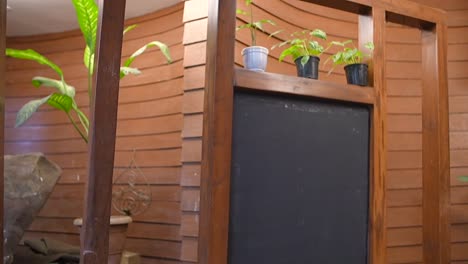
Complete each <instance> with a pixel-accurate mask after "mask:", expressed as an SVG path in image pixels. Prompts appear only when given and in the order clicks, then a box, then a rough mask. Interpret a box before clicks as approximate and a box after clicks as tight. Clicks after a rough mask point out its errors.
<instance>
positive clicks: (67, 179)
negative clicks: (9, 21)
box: [5, 4, 184, 263]
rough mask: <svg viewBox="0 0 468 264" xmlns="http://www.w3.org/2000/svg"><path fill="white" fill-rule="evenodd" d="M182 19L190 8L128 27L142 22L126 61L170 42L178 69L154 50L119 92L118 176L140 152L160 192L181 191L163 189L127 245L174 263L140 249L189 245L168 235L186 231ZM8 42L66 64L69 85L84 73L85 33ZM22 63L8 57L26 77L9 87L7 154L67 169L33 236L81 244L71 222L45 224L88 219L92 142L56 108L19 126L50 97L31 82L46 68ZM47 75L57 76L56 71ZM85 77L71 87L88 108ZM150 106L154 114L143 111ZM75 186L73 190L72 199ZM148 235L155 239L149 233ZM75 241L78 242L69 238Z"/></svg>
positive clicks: (128, 44)
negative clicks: (35, 155) (24, 112)
mask: <svg viewBox="0 0 468 264" xmlns="http://www.w3.org/2000/svg"><path fill="white" fill-rule="evenodd" d="M182 14H183V5H182V4H178V5H176V6H173V7H170V8H167V9H164V10H161V11H158V12H155V13H151V14H148V15H145V16H143V17H139V18H135V19H130V20H128V21H127V24H134V23H136V24H138V27H137V28H136V29H135V30H133V31H131V32H129V33H128V34H126V35H125V38H124V43H123V50H122V52H123V55H122V58H123V59H124V58H126V56H129V55H130V54H131V53H132V52H133V51H135V50H136V49H138V48H140V47H141V45H143V44H144V43H146V42H148V41H150V40H161V41H163V42H165V43H167V44H169V45H170V50H171V55H172V57H173V58H174V60H175V62H174V63H173V64H169V65H167V64H166V63H165V62H164V60H163V58H162V56H161V54H160V52H159V50H157V49H149V50H148V52H146V53H145V56H142V57H140V58H138V59H137V60H135V66H136V67H138V68H140V69H141V70H142V72H143V73H142V75H141V76H129V77H127V78H129V80H127V81H125V82H124V83H122V84H121V89H120V95H119V108H120V110H119V111H122V110H124V111H125V112H127V113H126V114H125V116H122V114H120V115H119V121H118V124H117V142H116V162H115V165H114V175H119V174H120V173H121V172H122V170H123V169H125V168H126V167H127V166H128V165H129V162H130V160H131V156H132V150H133V149H137V159H136V161H137V163H138V165H139V166H140V168H141V170H142V171H143V173H144V174H145V175H146V177H147V179H148V182H149V183H150V184H151V185H153V187H152V188H153V190H154V191H155V192H156V191H158V192H159V190H161V189H159V187H161V188H168V189H171V190H173V193H172V194H168V193H167V190H163V193H165V195H164V197H163V196H159V195H157V194H155V196H154V198H155V201H154V202H153V203H152V205H151V208H150V209H149V211H148V213H145V214H144V215H141V216H139V217H137V219H136V221H135V222H134V223H133V224H132V225H131V226H130V230H129V234H128V235H129V237H130V238H132V241H133V242H135V244H134V245H133V244H132V245H130V244H129V243H128V244H127V248H130V247H131V250H133V251H135V252H141V254H142V259H143V261H150V262H151V261H160V259H161V258H162V259H166V260H167V257H168V256H166V255H164V254H161V252H162V251H159V250H158V251H151V250H143V249H142V250H140V249H139V247H143V245H144V243H145V241H146V242H148V243H150V244H154V245H157V244H158V242H160V241H165V240H167V239H169V240H171V241H174V243H170V244H167V245H166V246H165V247H164V248H165V249H167V250H172V249H171V247H174V248H180V244H181V242H180V241H181V238H180V237H179V236H172V238H169V237H168V235H166V234H167V233H168V232H179V231H178V230H180V225H181V217H180V211H181V208H180V201H176V200H174V198H173V196H174V195H179V194H180V187H179V186H180V179H181V177H180V174H181V165H180V159H181V148H182V142H181V139H180V135H181V131H182V126H183V115H182V112H181V111H182V105H181V104H182V91H183V86H182V85H183V82H184V79H183V71H182V62H181V61H182V59H183V58H182V57H183V45H182V34H183V26H182ZM7 41H8V46H9V47H15V48H33V49H37V50H42V51H43V52H44V54H46V56H47V57H49V58H51V59H52V60H53V61H54V62H57V64H58V65H60V66H62V65H64V66H63V69H64V73H65V76H67V77H66V78H67V80H68V79H69V78H68V76H69V75H70V76H69V77H72V76H73V74H75V73H73V72H70V70H73V69H75V68H76V69H78V68H84V66H83V65H82V52H83V51H82V48H83V47H84V43H82V46H80V47H79V48H75V49H69V45H68V44H72V43H73V42H78V41H81V32H79V31H72V32H66V33H60V34H49V35H44V36H34V37H20V38H9V39H8V40H7ZM57 44H63V45H57ZM72 46H73V45H72ZM37 47H38V48H37ZM21 63H22V62H21V61H19V60H14V59H11V58H9V59H7V67H8V69H7V75H10V73H11V74H13V75H14V76H20V75H19V74H18V73H17V72H22V74H23V78H22V79H21V78H19V79H17V81H15V82H14V83H7V87H8V89H7V91H8V94H7V105H6V107H7V108H6V111H7V112H8V114H7V116H8V118H7V121H6V128H5V140H6V141H5V142H6V146H7V152H6V153H7V154H16V153H21V152H23V151H24V152H32V151H37V150H39V151H41V152H44V153H45V155H46V156H47V157H49V158H51V159H52V160H53V161H55V162H57V163H58V164H59V165H60V166H61V167H62V168H63V173H62V176H61V177H60V179H59V182H58V184H57V186H56V188H55V189H54V192H53V193H52V196H54V197H56V199H55V198H54V199H52V198H51V199H49V201H48V202H47V203H46V205H45V207H44V208H43V210H42V211H41V213H40V215H39V216H38V219H37V222H38V224H36V223H33V225H32V226H31V229H32V230H31V232H28V233H27V234H26V237H32V236H39V234H40V235H41V236H46V237H56V238H61V239H62V240H64V241H70V242H73V243H75V244H77V243H78V242H79V239H78V238H76V239H75V236H74V235H73V234H75V233H76V232H78V229H76V228H75V231H74V232H70V229H69V225H56V226H54V228H51V227H50V226H49V227H48V226H46V225H45V224H44V223H47V222H48V221H51V223H54V222H56V221H58V220H60V219H63V222H67V221H68V222H69V223H72V221H73V218H74V217H81V216H82V214H81V211H80V210H81V209H80V208H82V206H83V204H82V203H83V202H82V200H83V191H84V183H85V182H86V179H87V171H86V163H87V161H86V160H87V158H86V144H84V143H83V142H82V141H81V139H80V138H79V136H78V135H77V134H76V132H75V131H74V130H73V127H72V126H71V125H70V124H69V123H68V121H67V120H66V118H64V116H63V113H60V112H57V111H53V110H52V111H51V109H46V108H44V109H41V111H40V112H38V113H37V115H38V116H37V117H34V118H33V119H32V120H30V122H28V123H27V124H25V125H24V126H22V127H20V128H14V126H13V125H14V118H15V115H16V112H17V107H18V106H20V105H21V104H24V103H25V102H27V101H29V100H32V99H35V98H38V97H41V96H45V95H48V94H49V92H50V90H47V89H34V88H33V87H32V86H31V84H30V79H31V78H32V77H33V76H36V75H39V74H46V73H47V71H44V70H43V69H44V68H43V66H41V65H36V64H34V63H25V68H22V67H21ZM67 73H69V74H67ZM159 73H164V75H165V77H163V78H156V77H158V76H161V75H159ZM46 76H48V77H54V75H52V74H51V75H48V74H47V75H46ZM79 78H80V79H73V78H72V79H71V80H70V82H71V83H74V86H75V88H76V89H77V99H80V100H79V102H80V103H79V104H80V105H81V106H82V107H84V108H85V110H86V111H87V104H88V103H87V100H84V99H86V97H87V95H86V79H85V78H81V77H79ZM130 79H132V80H130ZM144 108H146V109H150V110H147V111H146V112H142V110H143V109H144ZM138 109H140V110H138ZM148 113H150V114H149V115H148ZM68 144H71V145H68ZM67 146H68V147H67ZM70 150H72V151H70ZM119 160H120V161H119ZM62 188H63V190H62ZM69 188H71V189H72V191H71V193H68V194H66V193H65V192H66V190H69ZM62 195H64V196H66V199H65V198H64V199H59V198H60V197H61V196H62ZM158 197H159V198H158ZM66 204H74V205H76V207H77V208H78V210H76V209H75V210H69V208H73V207H70V206H68V207H67V206H65V205H66ZM76 212H78V214H77V213H76ZM115 213H116V212H115ZM152 227H154V230H153V229H152ZM174 230H175V231H174ZM145 234H148V235H147V236H145ZM67 237H73V238H72V239H67ZM177 250H178V249H177ZM178 259H179V257H176V258H173V259H172V260H167V261H174V262H175V263H178Z"/></svg>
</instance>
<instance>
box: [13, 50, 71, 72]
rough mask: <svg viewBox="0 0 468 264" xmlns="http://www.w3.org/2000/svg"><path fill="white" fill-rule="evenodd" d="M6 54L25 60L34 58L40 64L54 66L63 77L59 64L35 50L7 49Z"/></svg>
mask: <svg viewBox="0 0 468 264" xmlns="http://www.w3.org/2000/svg"><path fill="white" fill-rule="evenodd" d="M5 54H6V55H7V56H10V57H13V58H16V59H23V60H32V61H35V62H37V63H39V64H43V65H47V66H49V67H50V68H52V69H53V70H54V71H55V72H57V73H58V75H60V78H62V79H63V72H62V69H60V67H59V66H57V65H56V64H55V63H53V62H51V61H50V60H49V59H47V58H46V57H44V56H43V55H41V54H39V53H38V52H36V51H35V50H32V49H27V50H17V49H9V48H7V49H5Z"/></svg>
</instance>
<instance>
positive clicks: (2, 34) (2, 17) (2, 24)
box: [0, 0, 7, 261]
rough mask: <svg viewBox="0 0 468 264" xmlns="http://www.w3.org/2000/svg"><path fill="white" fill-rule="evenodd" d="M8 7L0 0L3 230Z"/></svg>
mask: <svg viewBox="0 0 468 264" xmlns="http://www.w3.org/2000/svg"><path fill="white" fill-rule="evenodd" d="M6 9H7V1H6V0H1V2H0V52H1V54H0V190H1V191H0V197H2V199H0V211H1V214H2V215H1V217H0V223H1V226H2V230H3V224H4V223H3V208H4V205H3V194H4V189H3V188H4V184H3V179H4V175H3V166H4V164H3V154H4V147H3V145H4V142H5V132H4V130H5V71H6V60H5V48H6V16H7V14H6ZM0 241H3V232H1V234H0ZM0 260H1V261H3V246H2V249H1V250H0Z"/></svg>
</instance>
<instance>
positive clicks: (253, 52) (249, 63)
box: [236, 0, 275, 72]
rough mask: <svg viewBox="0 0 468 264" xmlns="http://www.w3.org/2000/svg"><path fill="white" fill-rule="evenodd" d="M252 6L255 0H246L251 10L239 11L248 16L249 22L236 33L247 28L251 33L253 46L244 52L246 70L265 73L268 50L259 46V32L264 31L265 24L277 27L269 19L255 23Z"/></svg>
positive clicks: (238, 12)
mask: <svg viewBox="0 0 468 264" xmlns="http://www.w3.org/2000/svg"><path fill="white" fill-rule="evenodd" d="M252 4H253V0H245V5H246V6H247V7H248V8H249V11H248V12H246V11H244V10H241V9H237V14H240V15H244V16H248V17H249V22H248V23H246V24H244V25H241V26H238V27H237V28H236V31H238V30H241V29H246V28H247V29H249V31H250V37H251V41H252V42H251V45H250V47H247V48H244V49H243V50H242V58H243V62H244V68H246V69H249V70H252V71H259V72H264V71H265V70H266V67H267V62H268V49H267V48H265V47H262V46H257V30H261V31H264V30H263V24H270V25H275V23H274V22H273V21H271V20H269V19H262V20H259V21H254V20H253V9H252Z"/></svg>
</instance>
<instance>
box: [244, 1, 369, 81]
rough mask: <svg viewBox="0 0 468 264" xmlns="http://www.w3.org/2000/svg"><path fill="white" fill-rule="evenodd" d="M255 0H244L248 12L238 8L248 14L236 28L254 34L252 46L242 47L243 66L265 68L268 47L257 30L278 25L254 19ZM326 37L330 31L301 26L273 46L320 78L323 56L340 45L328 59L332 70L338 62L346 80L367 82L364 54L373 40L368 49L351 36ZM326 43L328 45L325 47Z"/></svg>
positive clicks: (301, 70) (299, 69)
mask: <svg viewBox="0 0 468 264" xmlns="http://www.w3.org/2000/svg"><path fill="white" fill-rule="evenodd" d="M253 4H254V2H253V0H245V5H246V6H247V7H248V8H249V11H248V12H246V11H244V10H241V9H237V14H239V15H243V16H246V17H248V19H247V21H248V22H246V23H245V24H243V25H241V26H238V27H237V28H236V30H237V31H238V30H241V29H249V31H250V37H251V46H249V47H247V48H244V49H243V50H242V57H243V64H244V68H246V69H248V70H252V71H258V72H264V71H265V70H266V67H267V61H268V49H267V48H265V47H262V46H258V45H257V35H256V32H257V30H260V31H262V32H265V30H264V27H263V25H264V24H270V25H273V26H274V25H276V24H275V23H274V22H273V21H271V20H269V19H261V20H258V21H254V16H253V8H252V6H253ZM280 32H282V30H278V31H275V32H273V33H271V34H270V35H269V37H272V36H274V35H277V34H278V33H280ZM326 40H327V33H326V32H325V31H323V30H321V29H314V30H307V29H305V30H302V31H298V32H294V33H293V34H291V35H290V38H289V39H286V40H285V41H283V42H281V43H278V44H276V45H274V46H273V47H272V48H271V49H275V48H283V47H284V49H283V51H282V52H281V54H280V56H279V61H280V62H282V61H283V60H284V59H285V58H286V57H289V56H291V58H292V60H293V61H294V63H295V64H296V69H297V76H299V77H304V78H310V79H318V75H319V64H320V56H321V55H322V54H323V53H325V52H326V51H328V50H329V49H330V48H332V47H336V46H338V47H341V48H342V49H341V50H340V51H338V52H336V53H335V54H332V55H331V56H330V57H329V58H328V59H327V60H326V61H325V63H327V62H328V61H329V60H332V61H333V66H332V69H331V70H330V71H329V72H328V74H330V73H331V72H332V71H333V70H334V68H335V67H336V66H337V65H344V70H345V72H346V80H347V82H348V84H354V85H360V86H367V85H368V65H367V64H366V63H365V62H364V59H365V58H370V57H371V56H372V52H373V50H374V45H373V43H371V42H369V43H367V44H366V45H365V47H366V49H367V51H364V50H360V49H358V48H356V47H354V46H353V42H352V41H351V40H346V41H343V42H338V41H331V42H330V43H324V42H325V41H326ZM325 47H326V48H325Z"/></svg>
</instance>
